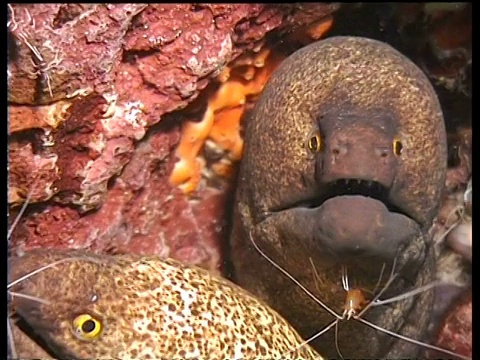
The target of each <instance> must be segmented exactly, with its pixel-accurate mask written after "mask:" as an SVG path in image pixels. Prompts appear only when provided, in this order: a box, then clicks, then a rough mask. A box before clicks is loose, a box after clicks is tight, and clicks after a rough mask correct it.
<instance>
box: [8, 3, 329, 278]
mask: <svg viewBox="0 0 480 360" xmlns="http://www.w3.org/2000/svg"><path fill="white" fill-rule="evenodd" d="M337 8H338V5H336V4H323V3H318V4H297V5H295V4H286V5H268V4H238V5H230V4H218V5H217V4H24V5H9V19H8V20H9V21H8V28H9V39H10V44H11V46H10V47H9V62H8V84H9V107H8V111H9V134H10V139H9V149H10V152H9V162H10V168H9V170H10V172H9V204H10V205H11V206H12V209H13V211H12V216H13V215H14V214H15V209H18V208H19V205H21V204H22V203H23V201H24V199H25V197H26V195H27V194H28V193H29V192H30V191H31V192H32V193H31V200H30V203H31V204H34V205H31V206H30V207H29V209H28V210H27V213H26V214H25V215H24V219H23V221H22V222H20V224H19V226H18V227H17V229H15V231H14V233H13V236H12V239H11V250H12V251H15V250H22V249H23V250H28V249H31V248H35V247H61V248H87V249H90V250H94V251H98V252H105V251H109V252H130V251H133V252H140V253H154V254H160V255H162V256H165V257H166V256H171V257H175V258H178V259H180V260H183V261H185V262H188V263H194V264H200V265H202V266H205V267H207V268H211V269H215V270H218V269H220V266H221V263H222V261H221V256H220V254H221V251H222V247H223V246H224V241H221V239H222V237H221V234H222V230H223V221H224V220H225V216H224V211H225V210H224V209H225V208H226V206H225V201H226V199H227V198H229V197H230V194H231V187H230V186H229V185H228V184H229V183H228V182H227V183H222V184H223V185H222V186H221V187H218V186H216V187H211V186H207V185H206V184H203V185H202V186H200V187H198V188H197V189H196V192H195V193H194V194H193V197H191V196H190V197H187V196H186V195H185V194H184V193H183V192H182V191H180V190H178V189H177V187H176V186H174V185H172V184H170V182H169V176H170V174H171V172H172V169H173V167H174V164H175V163H176V161H178V159H177V158H176V154H175V150H176V148H177V144H178V142H179V139H180V136H181V133H180V131H181V123H182V121H183V120H184V119H185V115H182V113H181V112H175V111H176V110H181V109H183V108H185V107H186V106H187V105H188V104H190V103H191V102H192V101H194V100H195V99H197V98H198V97H199V95H201V94H202V90H203V89H205V87H207V85H208V84H209V83H210V82H211V80H212V79H214V78H215V77H216V76H218V75H219V74H220V73H222V71H223V70H224V69H226V67H227V65H228V64H229V63H231V62H232V61H233V60H235V59H236V58H237V57H238V56H240V55H242V54H243V53H247V52H249V51H250V52H251V51H252V50H254V49H256V48H259V46H260V45H261V44H263V43H264V41H265V36H266V34H267V33H269V32H271V31H273V30H275V32H276V33H278V34H281V33H282V32H286V31H288V32H290V31H293V30H299V29H301V28H302V26H303V27H305V26H308V25H310V24H314V23H316V22H317V23H318V22H319V21H321V20H322V19H323V18H326V17H329V16H330V15H331V14H332V12H334V11H335V10H336V9H337ZM263 81H266V79H264V80H263ZM200 100H201V99H200ZM198 116H199V117H201V114H200V113H198ZM227 125H228V124H227ZM232 126H233V127H234V128H236V129H237V131H236V136H239V131H238V122H237V126H236V125H232ZM218 137H219V136H217V138H218ZM227 140H228V139H227ZM223 143H224V144H225V143H226V142H223ZM237 153H238V151H237ZM238 156H239V155H238V154H236V157H237V158H238ZM35 204H38V205H35ZM223 235H224V234H223Z"/></svg>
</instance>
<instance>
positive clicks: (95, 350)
mask: <svg viewBox="0 0 480 360" xmlns="http://www.w3.org/2000/svg"><path fill="white" fill-rule="evenodd" d="M48 264H53V265H52V266H50V267H48V268H46V269H44V270H42V271H39V272H37V273H35V274H33V275H31V276H29V277H28V278H27V279H26V280H21V281H18V283H14V284H13V285H12V286H11V288H10V289H9V290H10V292H11V294H10V295H11V300H10V308H11V311H12V312H13V313H15V314H16V316H18V317H20V319H21V320H22V321H23V322H24V323H26V324H27V325H28V327H29V329H31V330H33V331H34V333H33V334H32V335H36V336H39V337H40V338H41V340H42V341H43V343H44V344H45V345H46V347H47V348H48V349H47V350H48V352H49V353H50V354H52V356H53V358H59V359H222V360H223V359H242V358H245V359H257V358H265V359H267V358H268V359H280V358H282V359H285V358H289V359H322V357H321V356H320V355H319V354H318V353H316V352H315V351H314V350H313V349H312V348H310V347H309V346H308V345H304V346H302V344H303V340H302V338H301V337H300V336H299V335H298V334H297V332H296V331H295V330H293V328H292V327H291V326H290V325H289V324H288V323H287V322H286V321H285V320H284V319H283V318H281V317H280V316H279V315H278V314H277V313H276V312H275V311H273V310H271V309H270V308H269V307H268V306H266V305H264V303H263V302H261V301H258V300H257V299H256V298H254V297H253V296H251V295H250V294H249V293H247V292H246V291H245V290H243V289H241V288H239V287H238V286H237V285H235V284H233V283H231V282H230V281H228V280H226V279H223V278H219V277H215V276H213V275H212V274H210V273H209V272H208V271H206V270H204V269H200V268H194V267H187V266H185V265H182V264H180V263H178V262H176V261H174V260H161V259H159V258H158V257H142V256H136V255H115V256H109V255H91V254H86V253H84V252H78V251H58V250H57V251H55V250H33V251H30V252H27V253H25V254H24V255H23V256H22V257H17V258H12V259H11V265H10V274H11V279H12V281H15V280H16V279H21V278H22V277H23V276H25V275H26V274H29V273H31V272H32V271H34V270H36V269H39V268H41V267H42V266H44V265H48ZM15 294H17V295H15ZM18 294H20V295H18ZM21 295H23V296H21ZM25 295H26V296H30V297H35V298H36V299H32V298H28V297H25ZM39 299H40V300H41V301H42V302H43V303H40V302H39V301H38V300H39ZM18 345H19V344H17V353H19V354H22V353H24V352H23V349H21V348H18ZM31 352H32V350H29V354H31Z"/></svg>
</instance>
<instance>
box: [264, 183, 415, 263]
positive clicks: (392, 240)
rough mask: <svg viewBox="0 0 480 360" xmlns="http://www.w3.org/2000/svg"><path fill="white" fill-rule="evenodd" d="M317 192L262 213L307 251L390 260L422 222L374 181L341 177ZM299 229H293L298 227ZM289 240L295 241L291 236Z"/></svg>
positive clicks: (409, 239) (328, 254) (344, 257)
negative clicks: (286, 205) (401, 206)
mask: <svg viewBox="0 0 480 360" xmlns="http://www.w3.org/2000/svg"><path fill="white" fill-rule="evenodd" d="M322 190H323V191H322V192H321V193H320V194H319V195H318V194H317V195H316V196H310V197H309V198H304V199H302V200H301V201H297V202H296V203H293V204H291V205H290V206H288V207H284V208H283V209H275V210H274V211H271V212H267V213H264V217H263V219H261V221H265V220H268V223H270V224H272V225H273V226H274V227H276V228H277V229H278V231H279V232H280V233H282V234H284V235H283V236H284V237H285V239H284V240H283V241H293V242H295V243H297V244H299V243H303V244H304V245H305V246H306V248H308V249H309V251H312V252H313V253H317V254H324V255H326V256H333V258H337V259H342V260H344V259H347V258H351V259H360V258H363V259H365V261H367V259H368V258H372V257H379V258H384V259H387V260H388V259H390V260H392V259H393V258H394V257H396V256H397V254H398V253H399V252H400V251H401V250H402V249H403V248H405V246H408V244H409V242H410V241H411V240H412V239H413V238H415V236H416V234H417V233H418V232H419V229H420V224H419V223H418V222H417V221H416V220H415V219H413V218H412V217H411V216H409V214H408V213H406V212H405V211H403V210H402V208H400V207H399V206H396V204H393V203H392V202H391V201H390V200H389V199H390V196H389V195H390V189H389V188H388V187H386V186H384V185H382V184H381V183H378V182H375V181H366V180H361V179H360V180H357V179H338V180H336V181H333V182H331V183H328V184H324V186H322ZM294 228H295V230H292V229H294ZM287 238H291V240H287Z"/></svg>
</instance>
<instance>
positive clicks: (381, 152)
mask: <svg viewBox="0 0 480 360" xmlns="http://www.w3.org/2000/svg"><path fill="white" fill-rule="evenodd" d="M388 154H389V149H387V148H376V149H375V155H376V156H377V157H381V158H386V157H388Z"/></svg>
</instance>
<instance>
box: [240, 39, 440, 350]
mask: <svg viewBox="0 0 480 360" xmlns="http://www.w3.org/2000/svg"><path fill="white" fill-rule="evenodd" d="M244 134H245V135H244V136H245V147H244V151H243V158H242V162H241V166H240V171H239V180H238V185H237V195H236V201H235V205H234V214H233V225H232V235H231V259H232V262H233V267H234V271H235V281H236V282H238V283H239V284H240V285H241V286H242V287H244V288H246V289H248V290H249V291H251V292H252V293H253V294H255V295H256V296H258V297H259V298H261V299H263V300H265V301H266V302H267V303H268V304H269V305H270V306H271V307H272V308H274V309H275V310H277V311H278V312H279V313H280V314H281V315H282V316H284V317H285V318H286V319H287V320H288V321H289V322H290V323H291V324H292V325H293V326H294V327H295V328H296V329H297V330H298V331H299V333H300V334H301V335H302V336H304V337H308V336H311V335H312V334H314V333H315V332H317V331H319V329H322V328H323V327H324V326H326V325H327V324H328V323H330V322H331V321H332V320H333V318H332V316H331V314H329V313H328V312H327V311H325V310H323V309H322V308H320V307H319V306H318V304H317V303H315V302H314V301H313V300H312V299H310V298H309V297H308V296H307V295H306V294H305V293H303V292H302V291H301V290H299V289H298V286H296V285H295V284H294V283H292V281H291V280H290V279H288V278H287V277H285V276H284V275H283V274H281V273H279V271H277V269H275V268H273V267H272V266H271V264H270V263H268V262H267V261H266V260H265V259H264V258H263V257H262V256H260V255H259V254H258V252H257V251H256V249H255V248H254V247H253V246H252V243H251V238H254V239H255V241H256V243H257V244H258V246H259V247H260V248H261V249H262V250H263V251H264V252H266V253H267V254H268V255H269V256H270V257H271V258H272V259H273V260H274V261H275V262H277V263H278V264H279V265H280V266H281V267H282V268H284V269H286V271H287V272H288V273H289V274H291V275H292V276H293V277H294V278H296V279H297V280H299V281H300V282H301V283H302V284H303V285H304V286H305V287H306V288H308V289H309V290H311V291H312V292H314V293H315V295H317V297H318V298H320V299H322V300H323V301H324V302H325V303H326V304H327V305H328V306H329V307H330V308H332V309H335V310H336V311H337V313H339V312H341V311H342V305H343V303H344V299H345V291H344V289H343V288H342V284H341V281H340V279H341V273H342V271H341V269H342V267H343V266H347V267H348V268H349V270H350V272H349V273H350V274H351V276H353V277H354V278H355V279H354V280H355V282H356V283H357V284H358V286H360V287H363V288H366V289H368V290H370V291H373V289H374V285H375V283H376V282H377V280H378V276H379V273H380V272H381V270H382V266H383V264H386V265H387V269H388V268H389V267H390V266H391V264H392V263H393V262H394V260H396V268H395V272H397V273H398V278H397V279H398V280H396V281H395V282H394V284H392V286H391V287H389V289H388V293H386V294H385V296H387V297H388V296H395V295H398V294H401V293H404V292H407V291H409V290H411V289H413V288H417V287H420V286H423V285H425V284H427V283H429V282H430V281H433V279H434V276H435V271H436V270H435V269H436V264H435V254H434V252H433V247H432V239H431V237H430V235H429V234H428V229H429V227H430V226H431V224H432V220H433V218H434V217H435V216H436V214H437V211H438V208H439V204H440V199H441V193H442V189H443V186H444V181H445V173H446V167H447V142H446V132H445V124H444V119H443V115H442V109H441V106H440V103H439V101H438V98H437V95H436V93H435V90H434V88H433V86H432V85H431V84H430V82H429V80H428V78H427V77H426V76H425V74H424V73H423V72H422V71H421V69H419V68H418V66H416V65H415V64H414V63H413V62H412V61H411V60H409V59H408V58H407V57H406V56H404V55H403V54H401V53H400V52H398V51H397V50H395V49H394V48H393V47H391V46H390V45H388V44H386V43H383V42H380V41H376V40H372V39H367V38H361V37H350V36H338V37H330V38H327V39H324V40H321V41H318V42H315V43H313V44H310V45H308V46H306V47H303V48H301V49H300V50H298V51H296V52H295V53H293V54H292V55H291V56H289V57H288V58H287V59H286V60H285V61H283V62H282V64H281V65H280V66H279V67H278V68H277V69H276V71H275V72H274V73H273V74H272V77H271V78H270V79H269V81H268V83H267V84H266V85H265V88H264V90H263V92H262V94H261V96H260V97H259V99H258V101H257V102H256V104H255V108H254V109H253V111H252V113H251V116H250V117H249V119H248V122H247V124H246V128H245V131H244ZM309 259H311V261H312V262H313V263H314V264H315V266H316V268H317V271H318V273H319V280H316V279H315V277H314V276H313V271H312V270H311V269H310V268H309V266H308V263H309ZM387 271H388V270H387ZM259 274H261V275H259ZM432 304H433V291H426V292H424V293H422V294H421V295H418V296H416V297H415V299H413V298H408V299H405V300H402V301H399V302H397V303H394V304H392V305H391V306H384V307H376V308H375V309H371V310H369V311H368V313H366V314H365V316H366V318H367V319H368V320H369V321H371V322H373V323H375V324H377V325H379V326H381V327H383V328H386V329H388V330H391V331H393V332H396V333H400V334H401V335H404V336H407V337H411V338H414V339H417V340H425V339H426V337H427V335H428V334H427V329H428V325H429V323H430V314H431V312H430V310H431V308H432ZM337 335H338V336H337V338H338V344H339V346H340V348H341V351H342V354H343V356H345V357H346V358H415V357H417V356H418V354H419V351H420V350H421V349H420V347H418V346H415V345H412V344H410V343H407V342H405V341H400V340H397V339H394V338H393V337H390V336H388V335H385V334H382V333H381V332H379V331H376V330H373V329H370V328H367V327H366V326H365V325H363V324H360V323H358V322H352V321H349V322H345V323H342V324H340V326H339V328H338V332H337ZM312 346H313V347H314V348H315V349H317V350H318V351H319V352H321V353H322V354H324V355H325V356H331V357H337V356H338V353H337V349H336V346H335V332H334V331H331V332H329V333H328V334H325V335H324V336H322V337H321V338H319V339H318V341H317V342H312Z"/></svg>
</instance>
